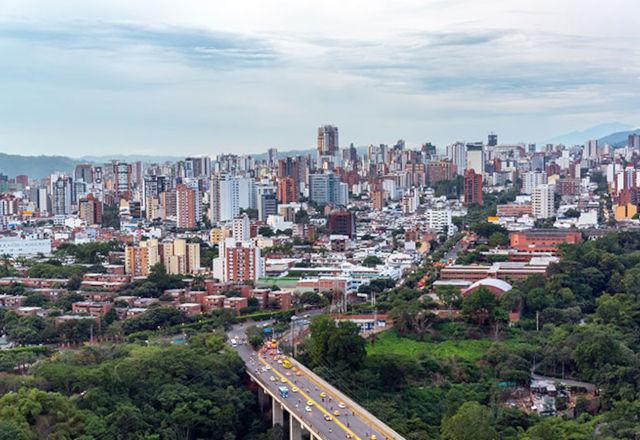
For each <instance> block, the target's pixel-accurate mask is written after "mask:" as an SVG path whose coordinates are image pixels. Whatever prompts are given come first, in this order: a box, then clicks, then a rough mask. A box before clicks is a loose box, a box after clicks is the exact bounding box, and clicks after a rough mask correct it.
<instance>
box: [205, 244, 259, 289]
mask: <svg viewBox="0 0 640 440" xmlns="http://www.w3.org/2000/svg"><path fill="white" fill-rule="evenodd" d="M218 252H219V256H218V257H217V258H215V259H214V260H213V277H214V278H217V279H218V280H220V281H221V282H223V283H226V282H245V281H249V280H252V281H257V280H258V279H259V278H261V277H262V276H263V275H264V259H263V258H262V256H261V255H260V248H258V247H257V246H255V245H254V244H253V243H251V242H248V241H244V242H240V241H236V240H235V239H234V238H225V239H224V240H222V241H221V242H220V244H219V245H218Z"/></svg>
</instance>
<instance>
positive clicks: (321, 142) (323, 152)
mask: <svg viewBox="0 0 640 440" xmlns="http://www.w3.org/2000/svg"><path fill="white" fill-rule="evenodd" d="M338 145H339V144H338V127H335V126H333V125H323V126H322V127H319V128H318V157H322V156H336V155H337V153H338V149H339V146H338Z"/></svg>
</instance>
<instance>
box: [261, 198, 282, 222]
mask: <svg viewBox="0 0 640 440" xmlns="http://www.w3.org/2000/svg"><path fill="white" fill-rule="evenodd" d="M277 213H278V200H277V198H276V194H275V193H263V194H260V197H259V198H258V219H259V220H262V221H266V220H267V218H268V217H269V216H270V215H276V214H277Z"/></svg>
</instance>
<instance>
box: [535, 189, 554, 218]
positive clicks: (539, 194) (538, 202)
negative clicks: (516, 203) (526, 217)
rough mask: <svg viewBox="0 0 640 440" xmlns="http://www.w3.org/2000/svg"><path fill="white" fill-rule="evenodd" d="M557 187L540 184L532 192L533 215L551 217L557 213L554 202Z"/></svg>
mask: <svg viewBox="0 0 640 440" xmlns="http://www.w3.org/2000/svg"><path fill="white" fill-rule="evenodd" d="M554 194H555V187H554V186H553V185H538V186H536V187H535V188H534V189H533V192H532V194H531V206H532V211H533V216H534V217H535V218H537V219H545V218H551V217H554V216H555V215H556V208H555V202H554Z"/></svg>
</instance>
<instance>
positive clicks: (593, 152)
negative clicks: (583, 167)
mask: <svg viewBox="0 0 640 440" xmlns="http://www.w3.org/2000/svg"><path fill="white" fill-rule="evenodd" d="M584 152H585V155H586V157H587V159H596V158H597V157H598V155H599V150H598V141H597V139H591V140H589V141H587V143H586V144H585V146H584Z"/></svg>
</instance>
